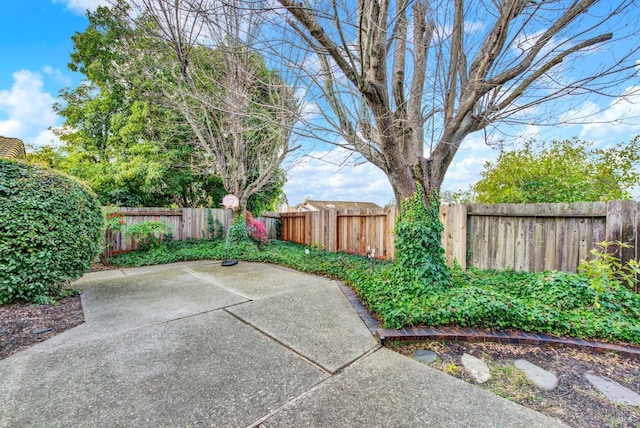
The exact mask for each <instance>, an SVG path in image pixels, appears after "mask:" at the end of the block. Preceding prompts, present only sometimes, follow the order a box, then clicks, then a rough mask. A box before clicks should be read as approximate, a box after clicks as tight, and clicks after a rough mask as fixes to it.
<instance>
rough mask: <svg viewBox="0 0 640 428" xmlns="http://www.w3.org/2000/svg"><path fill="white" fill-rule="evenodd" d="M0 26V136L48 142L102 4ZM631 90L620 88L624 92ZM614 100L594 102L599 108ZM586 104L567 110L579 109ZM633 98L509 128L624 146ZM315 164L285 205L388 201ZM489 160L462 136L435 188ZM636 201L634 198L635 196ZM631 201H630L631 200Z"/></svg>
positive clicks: (362, 169)
mask: <svg viewBox="0 0 640 428" xmlns="http://www.w3.org/2000/svg"><path fill="white" fill-rule="evenodd" d="M0 1H1V3H0V4H1V5H2V15H3V23H2V25H1V26H0V52H2V61H0V135H4V136H10V137H18V138H21V139H22V140H24V141H25V142H26V143H27V144H32V145H35V146H40V145H44V144H52V143H53V144H56V142H57V140H56V138H55V136H54V135H53V134H52V133H51V132H50V131H49V130H48V128H49V127H56V126H59V125H61V121H60V119H59V118H58V117H56V115H55V113H54V112H53V110H52V108H51V106H52V104H53V103H55V102H57V101H58V100H57V96H58V92H59V91H60V90H61V89H63V88H65V87H69V86H72V87H74V86H76V85H77V84H78V83H79V82H80V80H81V76H80V75H77V74H74V73H72V72H71V71H69V70H68V69H67V63H68V62H69V54H70V53H71V51H72V46H73V45H72V42H71V36H72V35H73V34H74V33H75V32H78V31H83V30H84V29H85V27H86V25H87V20H86V18H85V17H84V13H83V11H84V10H85V9H86V8H89V9H94V8H95V7H97V5H99V4H104V3H105V1H104V0H0ZM634 88H635V87H631V86H630V87H628V88H621V89H622V90H627V91H628V92H631V91H632V90H633V89H634ZM614 101H615V100H610V99H608V100H601V101H599V103H600V104H601V106H602V105H607V104H609V103H613V102H614ZM587 108H588V106H586V105H581V106H575V107H574V110H584V109H587ZM630 117H636V118H637V117H640V98H639V97H630V98H627V99H626V100H624V101H623V102H618V103H616V104H615V106H614V107H613V108H611V109H609V110H608V111H607V112H605V113H600V114H596V115H594V116H593V119H594V123H595V122H600V121H603V122H611V121H618V122H619V123H616V124H592V125H583V126H577V125H574V126H567V127H563V128H562V129H559V128H557V127H551V128H545V127H541V126H536V125H529V126H524V127H521V128H519V129H514V130H513V132H514V133H516V134H518V135H521V136H522V137H523V138H534V139H537V140H539V141H542V140H551V139H554V138H555V139H560V138H570V137H572V136H576V137H579V138H581V139H584V140H589V141H594V142H597V143H599V144H600V145H601V146H604V147H606V146H607V145H609V144H615V143H618V142H620V141H629V140H631V139H632V138H633V137H634V136H635V135H638V134H640V122H639V121H638V120H635V121H634V120H623V121H622V122H620V119H625V118H626V119H628V118H630ZM313 155H314V157H315V158H325V159H326V158H327V157H328V158H330V159H333V160H334V162H332V163H327V162H325V161H320V160H315V159H314V158H308V159H304V160H302V161H301V162H298V163H297V164H296V165H295V166H293V167H292V168H291V169H289V172H288V177H289V182H288V183H287V185H286V186H285V192H286V194H287V197H288V200H289V203H290V204H292V205H293V204H296V203H299V202H302V201H303V200H304V198H305V197H309V198H311V199H319V200H328V199H335V200H361V201H362V200H366V201H372V202H376V203H378V204H380V205H384V204H386V203H388V202H389V201H390V200H391V199H392V197H393V194H392V191H391V186H390V185H389V184H388V182H387V179H386V177H385V176H384V175H383V174H382V173H381V172H380V171H378V170H377V169H376V168H375V167H373V166H372V165H361V166H358V167H350V166H349V167H342V168H340V167H338V166H337V164H340V163H341V160H342V158H343V155H344V154H343V153H331V154H327V153H325V152H324V151H316V152H314V153H313ZM496 156H497V151H496V150H494V149H491V148H489V147H488V146H487V145H486V144H485V141H484V137H483V135H482V134H481V133H478V134H473V135H471V136H469V137H468V138H467V139H466V140H465V142H464V144H463V147H462V148H461V150H460V152H459V153H458V155H457V156H456V158H455V159H454V161H453V163H452V165H451V167H450V169H449V172H448V174H447V178H446V179H445V183H444V185H443V190H452V191H456V190H458V189H463V190H464V189H467V187H468V185H469V183H472V182H474V181H476V180H477V179H478V176H479V172H480V171H482V167H483V164H484V163H485V162H486V161H491V160H493V159H495V158H496ZM638 195H640V193H639V194H638ZM638 195H636V196H638Z"/></svg>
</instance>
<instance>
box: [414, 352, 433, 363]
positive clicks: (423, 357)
mask: <svg viewBox="0 0 640 428" xmlns="http://www.w3.org/2000/svg"><path fill="white" fill-rule="evenodd" d="M413 358H415V359H416V360H418V361H421V362H423V363H427V364H431V363H433V362H434V361H435V360H437V359H438V354H436V353H435V352H433V351H428V350H426V349H418V350H417V351H416V352H414V353H413Z"/></svg>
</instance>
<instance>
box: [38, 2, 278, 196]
mask: <svg viewBox="0 0 640 428" xmlns="http://www.w3.org/2000/svg"><path fill="white" fill-rule="evenodd" d="M129 13H130V7H129V4H128V3H127V2H125V1H118V2H115V3H114V4H113V5H112V7H100V8H98V9H97V10H96V11H95V12H93V13H89V14H88V19H89V26H88V27H87V29H86V30H85V31H84V32H82V33H77V34H75V35H74V36H73V41H74V51H73V53H72V55H71V59H72V61H71V63H70V64H69V67H70V68H71V69H72V70H74V71H79V72H81V73H83V74H84V75H85V76H86V80H85V81H84V82H83V83H82V84H81V85H80V86H79V87H77V88H73V89H67V90H65V91H63V93H62V98H63V99H64V100H65V104H60V105H56V106H55V108H56V110H57V111H58V113H59V114H60V115H62V116H64V117H65V119H66V121H65V125H64V126H63V128H62V129H60V130H58V132H59V134H60V136H61V139H62V140H63V141H64V142H65V146H64V148H63V151H64V156H63V158H62V159H58V165H57V167H58V168H60V169H63V170H65V171H66V172H69V173H71V174H73V175H76V176H78V177H81V178H83V179H85V180H87V181H88V182H89V183H90V184H91V185H92V186H93V188H94V190H95V191H96V193H97V194H98V195H99V197H100V199H101V200H102V202H103V203H114V204H118V205H126V206H170V205H177V206H214V207H215V206H218V204H219V202H220V200H221V198H222V196H223V195H224V194H225V193H227V191H226V190H225V186H224V182H223V179H222V178H221V176H220V174H219V172H218V170H217V169H216V168H213V167H211V156H210V153H208V152H207V151H205V150H202V148H201V147H199V146H198V145H197V144H194V142H195V140H196V139H197V135H196V134H195V133H194V131H193V129H192V128H191V126H190V124H189V122H188V120H187V118H185V117H184V116H183V115H181V113H180V112H179V111H176V110H175V109H173V108H171V107H172V106H171V105H167V103H163V102H161V101H162V100H161V97H162V92H161V91H159V90H158V87H157V83H158V79H156V78H154V79H150V78H148V77H149V76H147V75H145V73H143V72H141V70H143V69H144V67H145V66H146V65H148V63H145V62H144V61H142V60H141V58H139V57H137V56H136V55H138V54H139V53H140V51H141V50H144V48H143V47H148V42H149V38H148V37H147V36H146V35H145V33H144V31H145V29H146V27H145V26H144V25H140V26H135V25H132V23H131V22H130V21H129V20H128V16H129ZM143 23H144V21H143ZM146 24H148V21H147V22H146ZM198 54H199V55H202V56H206V57H207V59H208V62H207V65H208V67H209V68H210V69H215V70H217V72H218V73H221V72H222V71H221V70H220V69H219V67H218V68H216V64H215V63H216V58H215V55H214V53H213V51H211V50H206V49H201V51H200V52H199V53H198ZM153 58H154V59H155V60H156V62H155V63H154V64H153V69H154V71H155V72H156V73H159V74H160V75H163V76H169V75H170V73H169V72H168V71H167V70H168V69H169V68H170V67H171V63H172V61H173V60H174V59H175V58H174V57H172V56H171V52H170V50H167V49H165V50H164V51H163V50H160V51H158V52H155V53H154V56H153ZM261 65H262V66H263V67H264V65H263V64H261ZM263 72H265V73H266V71H265V70H263ZM220 76H222V75H220ZM167 86H175V82H173V81H171V80H170V79H169V84H168V85H167ZM210 86H211V88H210V89H209V90H210V91H211V90H215V88H216V87H217V85H210ZM174 89H175V88H174ZM195 120H199V118H196V119H195ZM45 154H46V153H44V152H43V155H45ZM35 157H36V156H34V158H35ZM203 165H204V166H203ZM283 184H284V182H283V181H282V180H273V183H270V185H269V186H266V191H265V192H264V193H263V194H260V192H255V193H254V199H255V201H256V202H253V203H252V206H253V205H255V206H256V207H257V208H260V207H262V206H268V205H270V204H271V203H272V201H276V200H278V198H279V195H278V194H277V193H278V192H281V191H282V186H283ZM269 198H270V199H269Z"/></svg>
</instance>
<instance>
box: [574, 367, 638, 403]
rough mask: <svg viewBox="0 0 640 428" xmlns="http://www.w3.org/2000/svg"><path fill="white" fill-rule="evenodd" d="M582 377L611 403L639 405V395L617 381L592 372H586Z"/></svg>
mask: <svg viewBox="0 0 640 428" xmlns="http://www.w3.org/2000/svg"><path fill="white" fill-rule="evenodd" d="M584 377H586V378H587V380H588V381H589V382H591V384H592V385H593V386H594V387H595V388H596V389H597V390H598V391H600V393H601V394H602V395H604V396H605V397H607V399H608V400H609V401H611V402H612V403H616V404H628V405H631V406H640V395H639V394H637V393H635V392H634V391H632V390H630V389H629V388H626V387H624V386H622V385H620V384H619V383H618V382H615V381H613V380H611V379H607V378H605V377H600V376H596V375H594V374H592V373H586V374H585V375H584Z"/></svg>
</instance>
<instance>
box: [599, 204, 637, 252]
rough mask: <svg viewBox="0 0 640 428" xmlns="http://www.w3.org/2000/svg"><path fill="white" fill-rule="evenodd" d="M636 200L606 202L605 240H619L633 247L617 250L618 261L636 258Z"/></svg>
mask: <svg viewBox="0 0 640 428" xmlns="http://www.w3.org/2000/svg"><path fill="white" fill-rule="evenodd" d="M638 218H639V214H638V202H636V201H611V202H609V203H607V226H606V238H605V239H606V241H610V242H611V241H620V242H623V243H626V244H629V245H632V246H633V247H634V248H624V249H622V251H620V252H619V254H618V255H619V257H620V261H621V262H622V263H625V262H628V261H629V260H631V259H636V260H637V258H638V248H637V247H638V228H639V225H638V223H639V221H638Z"/></svg>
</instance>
